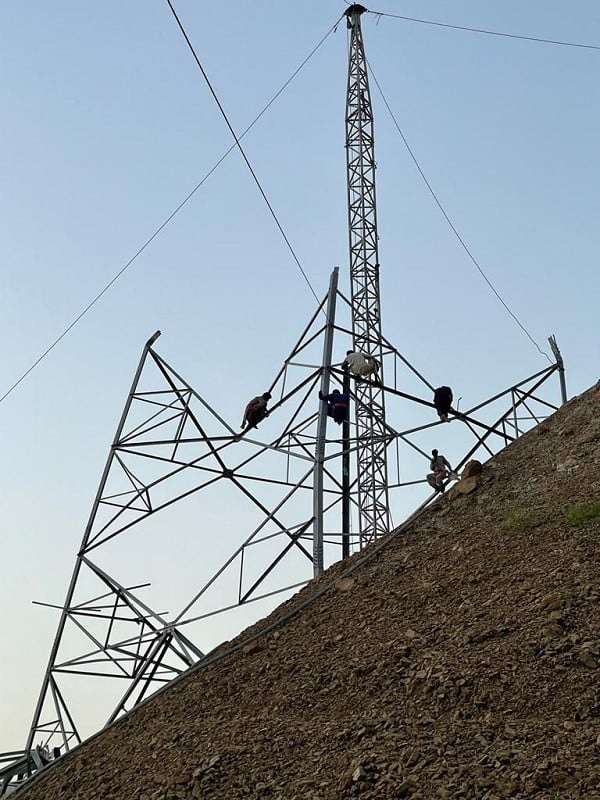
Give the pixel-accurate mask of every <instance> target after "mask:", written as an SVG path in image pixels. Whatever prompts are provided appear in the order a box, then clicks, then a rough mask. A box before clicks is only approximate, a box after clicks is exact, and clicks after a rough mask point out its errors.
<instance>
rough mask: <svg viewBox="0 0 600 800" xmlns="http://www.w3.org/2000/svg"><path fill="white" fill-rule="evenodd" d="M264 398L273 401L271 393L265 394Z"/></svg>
mask: <svg viewBox="0 0 600 800" xmlns="http://www.w3.org/2000/svg"><path fill="white" fill-rule="evenodd" d="M263 397H264V399H265V400H270V399H271V395H270V393H269V392H265V393H264V394H263Z"/></svg>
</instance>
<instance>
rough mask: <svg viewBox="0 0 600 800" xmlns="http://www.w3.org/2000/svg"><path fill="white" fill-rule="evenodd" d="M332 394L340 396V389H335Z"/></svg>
mask: <svg viewBox="0 0 600 800" xmlns="http://www.w3.org/2000/svg"><path fill="white" fill-rule="evenodd" d="M331 394H340V390H339V389H334V390H333V392H332V393H331Z"/></svg>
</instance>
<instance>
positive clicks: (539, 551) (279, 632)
mask: <svg viewBox="0 0 600 800" xmlns="http://www.w3.org/2000/svg"><path fill="white" fill-rule="evenodd" d="M599 411H600V385H597V386H594V387H592V388H591V389H590V390H588V391H587V392H586V393H585V394H583V395H581V396H580V397H578V398H574V399H573V400H571V401H570V402H569V403H568V404H567V405H565V406H563V407H562V408H561V409H560V410H559V411H558V412H557V413H556V414H554V415H553V416H552V417H550V418H549V419H548V420H546V421H545V422H544V423H543V424H542V425H540V426H538V427H537V428H535V429H534V430H532V431H530V432H529V433H527V434H526V435H525V436H523V437H522V438H520V439H519V440H518V441H517V442H515V443H514V444H513V445H511V446H510V447H508V448H507V449H506V450H504V451H503V452H502V453H500V454H499V455H497V456H496V457H494V458H493V459H492V460H490V461H489V462H487V463H486V464H484V465H483V470H482V471H481V473H480V474H475V475H473V476H472V477H469V478H465V479H464V480H463V481H461V482H460V483H458V484H456V486H455V488H453V489H452V490H451V491H449V492H447V493H446V495H444V496H443V497H440V499H439V501H438V502H436V503H435V504H434V505H433V506H431V507H430V508H429V509H428V510H427V511H426V512H425V513H424V514H423V515H422V516H420V517H419V518H418V519H417V520H416V521H415V522H414V523H413V524H412V525H410V526H409V527H408V529H407V530H404V531H402V532H399V533H393V534H391V535H390V536H389V537H388V538H387V539H386V540H385V542H384V541H380V542H377V543H376V544H375V545H372V546H371V547H369V548H367V549H366V550H365V551H363V552H362V553H360V554H357V555H355V556H353V557H352V558H350V559H346V560H345V561H344V562H340V563H339V564H337V565H335V566H334V567H333V568H332V569H330V570H329V571H328V572H327V573H325V574H324V575H323V576H322V577H321V578H320V579H319V580H318V581H314V582H312V583H311V584H310V585H309V586H307V587H306V588H305V589H303V590H302V591H301V592H299V593H298V594H297V595H296V596H295V597H294V598H292V599H291V600H289V601H288V602H287V603H285V604H283V605H282V606H281V607H280V608H279V609H277V611H275V612H274V613H273V614H272V615H271V616H270V617H269V618H267V619H266V620H263V621H261V622H259V623H257V624H256V625H254V626H253V627H252V628H250V629H248V630H247V631H245V632H244V633H243V634H241V635H240V637H238V639H236V640H234V641H233V642H229V643H226V644H225V645H222V646H221V647H220V648H218V649H217V651H215V653H213V654H211V657H209V662H210V663H209V665H208V666H204V667H203V668H196V669H194V670H192V671H191V672H189V673H187V674H186V675H185V676H184V677H183V678H182V679H179V680H178V681H177V682H176V683H175V684H173V685H171V686H169V688H168V689H167V690H165V691H163V692H161V693H159V694H158V695H157V696H155V697H154V698H152V699H151V700H150V701H149V702H147V703H145V704H143V705H142V706H140V707H138V708H137V709H135V710H134V712H132V713H131V714H130V715H129V716H128V717H126V718H124V719H122V720H119V721H118V722H117V723H116V724H114V725H113V726H112V727H110V728H108V729H107V730H106V731H104V732H103V733H102V734H101V735H99V736H96V737H94V738H93V739H92V740H91V741H89V742H88V743H86V744H83V745H81V746H80V747H79V748H77V749H76V750H74V751H72V752H71V753H70V754H68V755H67V756H65V757H63V758H62V759H60V760H59V761H58V762H57V763H56V764H55V765H53V766H52V767H51V768H49V769H48V770H47V771H46V772H45V773H44V774H42V775H40V776H39V777H38V778H37V779H34V780H33V781H32V782H30V783H29V784H28V785H25V786H24V787H23V788H22V789H21V790H19V791H18V792H17V793H16V794H15V795H13V796H14V797H15V800H192V798H195V799H196V800H213V799H216V798H219V800H221V799H222V800H236V799H237V798H252V799H253V800H254V798H257V799H258V798H261V799H262V798H264V799H265V800H350V798H361V799H362V800H376V799H377V800H396V799H397V798H410V799H411V800H436V798H452V799H453V800H458V799H459V798H461V800H500V799H503V798H540V800H542V798H543V799H544V800H549V799H550V798H556V799H557V800H576V799H577V800H578V799H579V798H581V800H584V799H585V800H600V669H599V665H600V548H599V547H598V539H599V537H600V416H599ZM311 598H312V600H311ZM261 631H262V633H260V632H261ZM259 634H260V635H259ZM232 648H234V651H233V652H229V651H230V650H231V649H232Z"/></svg>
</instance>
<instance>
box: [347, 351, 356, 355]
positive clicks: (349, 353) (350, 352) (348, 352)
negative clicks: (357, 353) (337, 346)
mask: <svg viewBox="0 0 600 800" xmlns="http://www.w3.org/2000/svg"><path fill="white" fill-rule="evenodd" d="M353 352H354V350H346V355H347V356H349V355H351V354H352V353H353Z"/></svg>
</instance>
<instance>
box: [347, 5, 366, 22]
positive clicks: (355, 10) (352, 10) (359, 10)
mask: <svg viewBox="0 0 600 800" xmlns="http://www.w3.org/2000/svg"><path fill="white" fill-rule="evenodd" d="M368 10H369V9H368V8H365V7H364V6H361V5H360V3H353V4H352V5H351V6H348V8H347V9H346V10H345V11H344V14H345V15H346V16H347V17H348V22H350V17H351V16H352V14H364V13H365V11H368Z"/></svg>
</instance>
